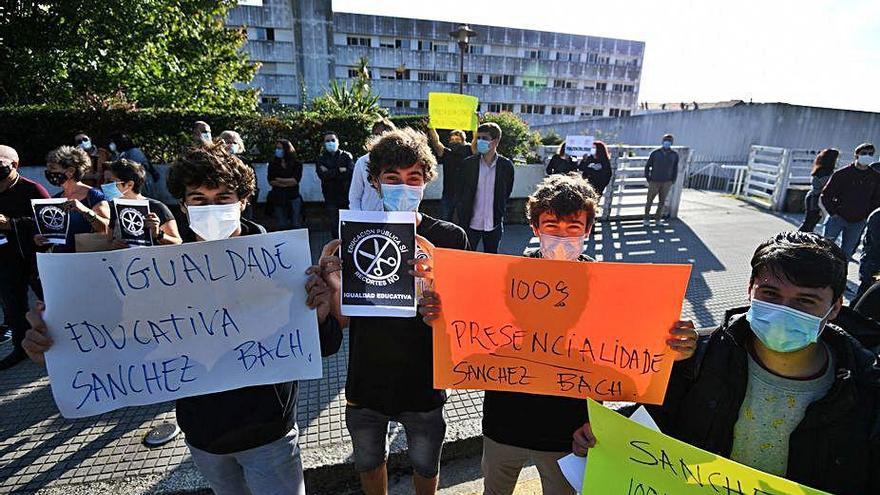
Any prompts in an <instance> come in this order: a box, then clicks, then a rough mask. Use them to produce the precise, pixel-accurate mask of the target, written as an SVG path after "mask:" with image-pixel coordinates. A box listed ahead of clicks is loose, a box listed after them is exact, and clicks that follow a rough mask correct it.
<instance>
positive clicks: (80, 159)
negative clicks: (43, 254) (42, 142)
mask: <svg viewBox="0 0 880 495" xmlns="http://www.w3.org/2000/svg"><path fill="white" fill-rule="evenodd" d="M90 167H91V162H90V161H89V155H88V154H86V152H85V151H84V150H82V149H81V148H73V147H70V146H61V147H60V148H57V149H55V150H52V151H50V152H49V154H48V155H47V156H46V172H45V175H46V180H47V181H49V184H52V185H53V186H55V187H60V188H61V192H59V193H57V194H55V195H53V196H52V197H53V198H65V199H67V202H66V203H64V209H65V210H67V211H68V212H69V214H70V219H69V223H68V229H67V239H66V241H65V243H64V244H53V245H52V251H53V252H56V253H72V252H75V251H76V234H87V233H90V232H96V233H106V232H107V225H108V224H109V223H110V206H109V205H108V204H107V200H106V199H105V198H104V193H103V192H102V191H101V189H99V188H94V187H89V186H87V185H86V184H83V182H82V178H83V175H84V174H85V173H86V171H87V170H89V168H90ZM34 243H35V244H36V245H37V246H40V247H46V246H48V245H49V241H48V239H46V238H45V237H44V236H42V235H40V234H36V235H34Z"/></svg>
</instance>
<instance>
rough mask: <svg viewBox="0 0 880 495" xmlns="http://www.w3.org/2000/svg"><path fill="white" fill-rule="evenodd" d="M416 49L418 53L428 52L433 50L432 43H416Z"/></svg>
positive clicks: (420, 41) (421, 41)
mask: <svg viewBox="0 0 880 495" xmlns="http://www.w3.org/2000/svg"><path fill="white" fill-rule="evenodd" d="M416 48H417V49H418V50H419V51H424V52H430V51H431V50H433V49H434V42H433V41H423V40H419V41H418V42H416Z"/></svg>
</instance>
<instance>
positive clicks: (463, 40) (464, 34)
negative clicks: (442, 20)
mask: <svg viewBox="0 0 880 495" xmlns="http://www.w3.org/2000/svg"><path fill="white" fill-rule="evenodd" d="M449 36H451V37H452V39H454V40H455V41H458V52H459V57H458V94H462V95H463V94H464V54H465V53H466V52H467V47H468V42H470V40H471V38H476V37H477V32H476V31H473V30H471V27H470V26H468V25H467V24H461V25H459V26H458V29H456V30H455V31H451V32H450V33H449Z"/></svg>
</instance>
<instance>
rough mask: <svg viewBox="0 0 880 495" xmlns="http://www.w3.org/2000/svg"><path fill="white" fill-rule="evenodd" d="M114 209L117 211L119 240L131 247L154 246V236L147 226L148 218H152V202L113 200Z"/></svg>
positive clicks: (143, 200) (144, 200)
mask: <svg viewBox="0 0 880 495" xmlns="http://www.w3.org/2000/svg"><path fill="white" fill-rule="evenodd" d="M113 208H115V209H116V227H115V228H116V231H117V232H118V233H119V239H121V240H122V242H125V243H126V244H128V245H129V246H152V245H153V236H152V235H150V228H149V227H148V226H147V217H148V216H150V202H149V201H147V200H146V199H124V198H117V199H114V200H113Z"/></svg>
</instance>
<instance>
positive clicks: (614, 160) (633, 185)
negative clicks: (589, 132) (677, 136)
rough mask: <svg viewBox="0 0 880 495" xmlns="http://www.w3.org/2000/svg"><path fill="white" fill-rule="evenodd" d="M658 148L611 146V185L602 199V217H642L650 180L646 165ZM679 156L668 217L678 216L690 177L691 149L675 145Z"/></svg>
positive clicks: (668, 204) (669, 199)
mask: <svg viewBox="0 0 880 495" xmlns="http://www.w3.org/2000/svg"><path fill="white" fill-rule="evenodd" d="M655 149H657V146H653V145H651V146H629V145H616V146H609V147H608V152H609V153H610V154H611V169H612V176H611V182H610V183H609V184H608V187H607V188H606V190H605V194H604V195H603V197H602V201H603V203H602V218H603V219H606V220H607V219H611V218H614V219H621V218H624V219H625V218H642V217H643V216H644V211H645V203H646V202H647V199H648V181H647V180H645V163H646V162H647V161H648V156H649V155H650V154H651V152H652V151H654V150H655ZM673 149H674V150H675V151H677V152H678V155H679V162H678V164H679V165H678V167H679V173H678V179H677V180H676V182H675V184H674V185H673V188H672V191H671V192H670V194H669V198H668V199H667V201H666V212H667V214H668V215H669V218H677V217H678V207H679V204H680V203H681V193H682V189H684V185H685V181H686V178H687V177H688V167H689V163H690V162H689V160H690V156H691V150H690V148H687V147H683V146H674V147H673Z"/></svg>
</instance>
